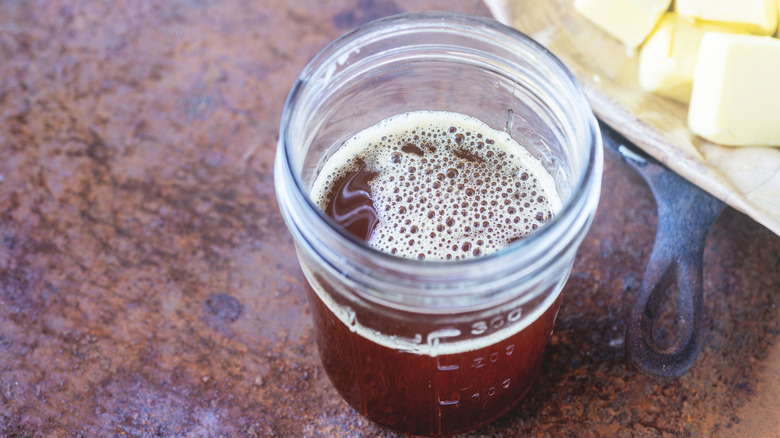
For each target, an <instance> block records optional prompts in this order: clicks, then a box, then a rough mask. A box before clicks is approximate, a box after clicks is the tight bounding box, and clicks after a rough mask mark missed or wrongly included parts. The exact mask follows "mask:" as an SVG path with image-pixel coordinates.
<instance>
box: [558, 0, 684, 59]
mask: <svg viewBox="0 0 780 438" xmlns="http://www.w3.org/2000/svg"><path fill="white" fill-rule="evenodd" d="M670 3H671V0H574V8H575V9H576V10H577V11H579V13H580V14H582V15H584V16H585V18H587V19H588V20H590V21H592V22H593V23H595V24H596V25H597V26H599V27H600V28H602V29H603V30H604V31H606V32H607V33H609V34H610V35H612V36H614V37H615V38H617V39H618V40H620V41H621V42H622V43H623V44H625V46H626V48H627V52H628V53H629V54H633V53H634V51H635V50H636V48H637V47H639V45H640V44H642V42H643V41H644V40H645V38H647V36H648V35H650V32H652V31H653V28H654V27H655V25H656V23H658V20H659V19H660V18H661V16H662V15H663V14H664V12H666V10H667V9H669V4H670Z"/></svg>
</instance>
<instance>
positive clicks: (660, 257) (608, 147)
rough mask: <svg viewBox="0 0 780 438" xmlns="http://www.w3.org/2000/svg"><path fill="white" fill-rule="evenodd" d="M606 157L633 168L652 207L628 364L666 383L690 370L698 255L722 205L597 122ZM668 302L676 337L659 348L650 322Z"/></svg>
mask: <svg viewBox="0 0 780 438" xmlns="http://www.w3.org/2000/svg"><path fill="white" fill-rule="evenodd" d="M600 125H601V133H602V138H603V142H604V146H605V151H606V152H607V153H608V154H611V155H613V156H616V158H617V159H618V160H620V161H622V162H624V163H626V164H627V165H628V166H629V167H631V168H633V169H634V170H635V171H636V172H637V173H638V174H639V175H641V176H642V178H643V179H644V180H645V181H646V182H647V184H648V185H649V186H650V189H651V190H652V192H653V196H654V197H655V201H656V205H657V206H658V229H657V231H656V236H655V243H654V245H653V252H652V254H651V255H650V260H649V262H648V264H647V268H646V269H645V273H644V277H643V279H642V286H641V287H640V289H639V291H638V293H637V296H636V301H635V302H634V305H633V308H632V309H631V315H630V317H629V321H628V326H627V329H626V350H627V353H628V357H629V360H630V361H631V362H632V363H633V364H634V366H636V368H637V369H639V371H641V372H642V373H644V374H648V375H651V376H655V377H660V378H667V379H672V378H676V377H679V376H681V375H683V374H685V373H686V372H687V371H688V370H690V369H691V367H692V366H693V364H694V362H696V358H697V357H698V356H699V352H700V351H701V319H702V318H701V312H702V255H703V252H704V242H705V240H706V238H707V234H708V232H709V230H710V228H711V227H712V224H713V223H714V222H715V219H717V217H718V215H720V213H721V212H722V211H723V209H724V208H725V207H726V205H725V204H724V203H723V202H721V201H719V200H718V199H716V198H714V197H713V196H711V195H710V194H708V193H707V192H705V191H704V190H702V189H700V188H698V187H697V186H695V185H693V184H692V183H690V182H688V181H687V180H685V179H684V178H683V177H681V176H679V175H678V174H677V173H675V172H673V171H672V170H670V169H668V168H667V167H665V166H664V165H662V164H661V163H659V162H658V161H656V160H655V159H653V158H652V157H650V156H649V155H647V154H646V153H644V152H642V151H641V150H640V149H639V148H637V147H636V146H634V145H633V144H631V142H629V141H628V140H626V139H625V138H624V137H623V136H622V135H620V134H619V133H618V132H617V131H615V130H614V129H612V128H611V127H609V126H607V125H606V124H604V123H603V122H600ZM673 288H676V290H677V294H676V295H677V296H678V299H677V300H676V302H674V303H671V304H672V306H674V308H675V310H676V314H677V323H676V327H675V328H674V329H675V330H676V335H675V337H674V342H673V343H671V345H669V346H666V347H662V346H661V345H659V343H658V342H657V340H656V339H654V336H653V328H654V324H658V323H659V321H658V319H659V316H660V315H661V312H662V311H663V309H664V306H665V305H666V306H667V308H668V304H665V303H666V301H667V299H670V298H671V297H673V296H674V295H675V294H674V293H673V292H674V289H673Z"/></svg>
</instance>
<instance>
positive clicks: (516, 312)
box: [471, 307, 523, 335]
mask: <svg viewBox="0 0 780 438" xmlns="http://www.w3.org/2000/svg"><path fill="white" fill-rule="evenodd" d="M522 316H523V308H522V307H518V308H517V309H513V310H511V311H510V312H509V313H508V314H507V315H506V316H503V315H498V316H495V317H493V318H492V319H491V320H490V322H488V321H476V322H474V323H473V324H471V334H472V335H482V334H484V333H486V332H487V331H488V329H492V330H498V329H500V328H502V327H504V325H505V324H506V323H507V322H510V323H512V322H516V321H518V320H520V318H521V317H522Z"/></svg>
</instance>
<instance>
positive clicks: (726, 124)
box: [688, 32, 780, 146]
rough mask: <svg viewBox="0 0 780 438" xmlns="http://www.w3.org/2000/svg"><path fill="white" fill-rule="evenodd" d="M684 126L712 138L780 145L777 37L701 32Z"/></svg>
mask: <svg viewBox="0 0 780 438" xmlns="http://www.w3.org/2000/svg"><path fill="white" fill-rule="evenodd" d="M688 127H689V128H690V130H691V132H693V133H694V134H697V135H700V136H701V137H704V138H706V139H707V140H710V141H712V142H714V143H720V144H724V145H730V146H759V145H769V146H780V40H778V39H777V38H772V37H767V36H756V35H733V34H725V33H718V32H707V33H706V34H704V37H703V38H702V40H701V45H700V47H699V57H698V60H697V62H696V69H695V73H694V78H693V92H692V93H691V104H690V106H689V108H688Z"/></svg>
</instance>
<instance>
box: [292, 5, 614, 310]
mask: <svg viewBox="0 0 780 438" xmlns="http://www.w3.org/2000/svg"><path fill="white" fill-rule="evenodd" d="M448 27H452V28H458V27H467V28H468V29H471V30H472V31H477V30H478V31H479V32H481V33H484V34H485V35H486V36H487V37H489V38H491V39H494V40H495V41H496V43H501V44H517V45H520V46H522V47H524V48H525V49H526V50H529V51H531V52H533V53H534V54H535V55H537V56H538V57H539V58H541V59H542V60H543V62H546V63H547V66H548V67H549V68H551V69H553V70H554V71H555V72H556V73H557V74H558V77H559V78H560V79H562V80H564V81H565V82H566V83H567V84H568V85H569V88H570V90H567V91H571V95H570V96H568V95H567V97H568V100H569V101H571V103H572V104H573V105H575V106H576V109H577V114H578V117H582V118H584V119H583V120H580V122H583V121H584V123H582V126H583V127H586V129H587V131H588V132H585V133H578V135H581V136H582V135H584V136H585V137H586V138H587V139H589V141H588V143H589V144H588V146H587V154H586V155H585V157H584V159H583V162H582V167H584V168H580V169H576V173H575V175H576V176H577V180H576V182H574V183H573V185H572V190H571V193H570V195H569V196H567V197H566V199H563V200H562V201H563V203H562V207H561V210H560V211H559V213H558V214H556V215H554V216H553V217H552V218H551V219H550V221H548V222H547V223H546V224H544V226H542V227H540V229H539V230H536V231H535V232H533V233H531V234H530V235H528V236H526V237H525V238H523V239H520V240H519V241H517V242H514V243H512V244H511V245H508V246H507V247H505V248H502V249H501V250H499V251H497V252H495V253H492V254H487V255H483V256H479V257H475V258H467V259H462V260H447V261H440V260H416V259H407V258H402V257H398V256H394V255H391V254H388V253H385V252H382V251H380V250H377V249H375V248H372V247H370V246H369V245H368V244H366V243H365V242H364V241H362V240H360V239H358V238H356V237H355V236H353V235H352V234H350V233H349V232H348V231H346V230H345V229H343V228H342V227H339V226H338V225H337V224H336V223H335V222H334V221H333V220H332V219H331V218H330V217H328V216H327V215H326V214H325V213H324V212H323V211H322V210H321V209H320V208H318V207H317V206H316V205H315V204H314V201H313V200H312V199H311V197H310V194H309V193H308V191H307V189H306V187H305V184H304V182H303V180H302V178H301V175H300V174H299V172H297V171H296V170H295V169H294V165H293V159H292V156H291V153H292V151H291V148H289V147H286V146H285V145H287V144H290V142H291V138H290V136H291V132H290V129H288V128H289V127H290V123H291V121H292V118H293V116H294V115H295V113H296V111H297V110H298V107H299V98H300V96H301V94H302V93H303V92H304V91H305V90H306V87H308V86H311V79H312V78H315V77H317V75H318V74H319V73H320V72H324V71H325V70H327V69H328V68H331V66H333V65H334V63H339V62H340V60H342V62H343V59H345V54H346V56H348V55H349V53H351V52H352V51H353V50H354V48H355V47H359V46H360V45H359V43H360V42H361V41H363V40H364V38H366V37H367V36H371V35H377V34H381V33H387V32H397V31H399V29H405V30H408V31H415V30H423V29H429V30H440V31H446V30H447V29H448ZM587 119H590V120H587ZM280 154H281V157H282V158H283V159H282V160H281V161H282V163H277V172H279V171H281V172H283V173H285V174H287V175H289V176H292V181H291V182H292V186H293V187H294V189H293V190H294V192H295V194H296V195H301V194H302V195H303V196H302V198H303V199H301V200H300V201H301V202H303V203H304V204H305V205H306V206H307V207H308V209H310V210H313V211H314V212H315V214H316V215H317V217H318V219H319V221H320V222H322V223H325V224H327V225H328V228H329V229H330V232H332V233H334V234H335V235H338V236H339V240H340V241H342V242H344V244H345V245H346V246H347V247H348V248H349V249H350V250H351V251H354V252H355V253H356V254H359V255H360V257H361V258H363V257H365V258H373V259H376V260H377V261H376V264H377V265H380V266H382V267H384V269H385V271H386V272H404V273H405V274H412V275H415V278H418V279H430V280H431V281H440V280H441V279H442V278H445V277H447V278H453V279H454V280H455V281H458V279H457V275H456V276H455V277H452V275H453V273H457V272H458V271H468V272H475V271H484V273H485V274H486V275H494V274H496V273H497V271H496V270H491V269H487V270H485V269H483V268H485V267H488V266H491V265H494V264H495V261H496V259H499V258H518V257H520V258H526V257H527V256H528V253H529V252H533V251H530V250H529V248H533V247H534V246H539V242H544V241H550V240H551V239H553V238H556V236H560V235H566V234H571V232H567V231H571V230H567V229H566V228H567V227H571V226H572V225H573V224H576V223H578V221H577V218H576V216H577V215H580V214H581V212H582V207H579V208H577V206H580V205H582V204H591V203H592V202H593V199H592V198H593V197H594V193H593V191H594V189H593V187H592V186H593V185H594V181H593V180H595V179H599V180H600V174H601V166H602V164H601V160H602V158H601V141H600V134H599V130H598V128H597V124H596V120H595V117H594V116H593V113H592V110H591V107H590V103H589V101H588V98H587V96H586V95H585V93H584V91H583V90H582V88H581V87H580V85H579V83H578V81H577V79H576V78H575V77H574V75H573V74H572V73H571V72H570V71H569V70H568V68H567V67H566V66H565V65H564V64H563V63H562V62H561V61H560V60H559V59H558V58H557V57H556V56H555V55H554V54H552V53H551V52H550V51H549V50H547V49H546V48H545V47H543V46H542V45H541V44H539V43H537V42H536V41H534V40H533V39H532V38H531V37H529V36H527V35H525V34H523V33H521V32H519V31H518V30H516V29H513V28H511V27H508V26H505V25H503V24H501V23H499V22H497V21H495V20H492V19H489V18H485V17H478V16H472V15H466V14H460V13H454V12H413V13H404V14H398V15H394V16H389V17H385V18H381V19H378V20H375V21H372V22H370V23H368V24H366V25H363V26H361V27H358V28H356V29H354V30H352V31H350V32H348V33H346V34H344V35H343V36H341V37H339V38H338V39H336V40H335V41H333V42H332V43H330V44H329V45H328V46H326V47H325V48H324V49H323V50H321V51H320V52H319V53H318V54H317V55H316V56H315V57H314V58H313V59H312V60H311V61H310V62H309V63H308V64H307V66H306V67H305V68H304V69H303V71H302V72H301V74H300V76H299V77H298V79H297V80H296V82H295V84H294V86H293V87H292V89H291V91H290V94H289V96H288V98H287V101H286V103H285V106H284V110H283V114H282V121H281V125H280V131H279V150H278V152H277V161H280V158H279V155H280ZM277 178H279V175H277ZM595 191H596V193H595V198H596V201H597V198H598V187H597V188H596V189H595ZM588 198H590V200H589V199H588ZM280 201H281V200H280ZM280 204H281V202H280ZM593 210H595V207H594V208H593ZM590 219H592V215H591V217H590ZM589 223H590V222H589V220H588V221H587V224H585V225H584V227H585V228H586V229H587V226H588V225H589ZM453 294H454V295H458V292H453Z"/></svg>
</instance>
